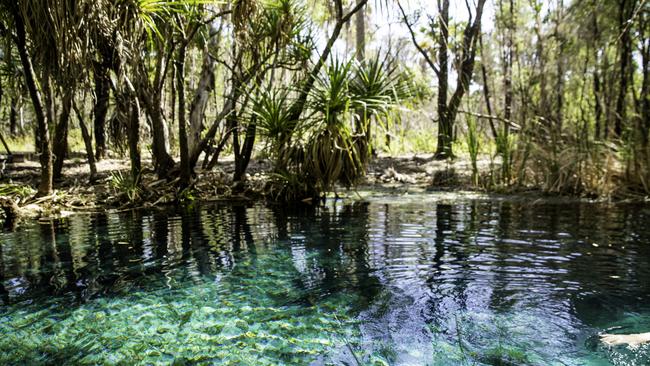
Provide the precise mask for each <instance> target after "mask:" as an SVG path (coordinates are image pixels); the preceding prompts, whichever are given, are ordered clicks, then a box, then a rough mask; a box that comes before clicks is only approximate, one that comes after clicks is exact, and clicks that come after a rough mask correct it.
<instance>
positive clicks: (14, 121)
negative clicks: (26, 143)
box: [9, 96, 18, 137]
mask: <svg viewBox="0 0 650 366" xmlns="http://www.w3.org/2000/svg"><path fill="white" fill-rule="evenodd" d="M17 99H18V98H16V97H15V96H12V97H11V108H10V111H9V133H10V134H11V136H12V137H16V136H17V135H18V111H17V105H16V103H17Z"/></svg>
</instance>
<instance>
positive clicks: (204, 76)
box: [187, 42, 215, 150]
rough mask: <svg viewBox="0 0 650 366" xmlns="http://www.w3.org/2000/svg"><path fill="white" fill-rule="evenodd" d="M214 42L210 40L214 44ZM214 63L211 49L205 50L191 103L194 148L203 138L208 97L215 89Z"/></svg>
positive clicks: (191, 138)
mask: <svg viewBox="0 0 650 366" xmlns="http://www.w3.org/2000/svg"><path fill="white" fill-rule="evenodd" d="M213 45H214V42H210V45H209V46H208V47H210V46H213ZM214 64H215V61H214V59H213V58H212V56H210V49H209V48H206V49H205V50H203V65H202V67H201V75H200V76H199V84H198V86H197V88H196V94H195V95H194V100H192V104H191V105H190V133H189V134H188V136H187V140H188V146H189V147H190V150H193V149H195V148H196V146H197V145H198V143H199V141H200V139H201V131H203V118H204V117H205V108H206V107H207V105H208V98H210V93H212V90H213V89H214V81H215V80H214V79H215V76H214Z"/></svg>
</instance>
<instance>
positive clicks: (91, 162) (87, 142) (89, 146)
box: [72, 102, 97, 183]
mask: <svg viewBox="0 0 650 366" xmlns="http://www.w3.org/2000/svg"><path fill="white" fill-rule="evenodd" d="M72 109H73V110H74V112H75V114H76V115H77V120H78V121H79V128H80V129H81V137H83V140H84V146H85V147H86V158H87V159H88V167H89V168H90V178H89V181H90V182H91V183H92V182H94V181H95V180H97V164H96V163H95V154H94V153H93V141H92V136H90V131H88V127H87V126H86V123H85V122H84V119H83V115H82V114H81V111H80V110H79V108H77V104H76V103H74V102H72Z"/></svg>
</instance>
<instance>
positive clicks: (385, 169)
mask: <svg viewBox="0 0 650 366" xmlns="http://www.w3.org/2000/svg"><path fill="white" fill-rule="evenodd" d="M490 164H491V162H490V160H489V159H488V158H485V159H482V160H479V162H478V168H479V171H482V172H486V171H489V170H490ZM0 168H2V166H0ZM271 168H272V165H271V162H270V161H269V160H266V159H254V160H252V161H251V163H250V166H249V169H248V174H247V184H246V186H245V187H244V188H243V189H236V190H233V186H232V181H231V177H232V175H233V172H234V160H233V158H232V157H224V158H223V159H222V161H220V163H219V165H218V166H217V168H216V169H214V170H212V171H200V170H199V171H198V172H197V177H196V179H195V180H194V183H193V185H192V189H191V190H187V191H184V192H179V191H178V188H177V184H176V180H171V181H169V180H165V179H157V178H156V176H155V175H154V173H153V171H152V165H151V161H148V160H144V161H143V175H142V184H141V187H140V188H138V187H135V186H133V185H132V184H130V183H129V182H130V180H129V179H128V178H127V177H129V174H130V173H129V169H130V165H129V161H128V160H127V159H104V160H101V161H99V162H98V163H97V173H98V174H97V179H96V180H95V181H94V182H92V183H89V177H90V171H89V168H88V165H87V164H86V163H85V159H81V158H73V159H68V160H66V161H65V165H64V169H63V172H64V173H63V174H64V176H63V179H62V180H61V181H58V182H55V191H54V193H53V194H52V196H48V197H42V198H34V195H35V193H36V191H35V188H36V186H37V184H38V181H39V178H40V166H39V163H38V162H37V161H34V160H26V161H23V162H16V163H12V164H6V165H5V166H4V168H3V169H2V171H0V205H1V204H2V202H3V199H4V200H6V198H9V199H10V201H8V202H11V203H12V204H13V203H15V204H16V205H15V206H14V207H16V206H17V208H18V213H19V214H20V216H23V217H32V218H38V219H39V220H51V219H52V218H57V217H62V216H66V215H68V214H70V213H72V212H76V211H90V212H92V211H104V210H107V209H113V210H127V209H132V208H134V207H153V206H158V205H165V204H174V203H177V202H178V201H179V197H180V200H183V201H186V202H191V201H224V200H225V201H231V200H246V201H250V200H256V199H263V198H264V196H263V192H264V186H265V184H266V183H267V182H268V173H269V172H270V170H271ZM239 188H241V187H239ZM427 191H442V192H461V191H470V192H481V190H480V189H477V188H476V187H474V186H472V185H471V165H470V162H469V159H467V158H463V157H459V158H457V159H455V160H454V161H452V162H449V161H438V160H435V159H433V155H431V154H415V155H414V154H409V155H401V156H385V155H383V156H378V157H375V158H373V159H372V160H371V163H370V165H369V168H368V174H367V176H366V178H365V181H364V182H362V183H361V184H359V185H358V186H357V187H356V189H354V190H346V189H345V188H339V189H338V190H337V191H336V192H333V193H332V195H334V196H336V197H343V198H345V197H348V198H351V199H359V198H365V197H368V196H372V195H386V194H389V195H404V194H410V193H422V192H427ZM236 192H237V193H236ZM508 193H513V192H512V191H510V192H508ZM517 193H518V194H522V193H524V195H532V197H536V198H539V197H540V193H539V191H535V192H528V193H526V192H522V191H521V190H520V191H518V192H517ZM3 197H4V198H3ZM0 215H2V210H0Z"/></svg>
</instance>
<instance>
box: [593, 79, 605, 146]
mask: <svg viewBox="0 0 650 366" xmlns="http://www.w3.org/2000/svg"><path fill="white" fill-rule="evenodd" d="M600 89H601V87H600V74H599V73H598V69H597V67H596V70H594V119H595V121H594V138H596V139H597V140H598V139H600V131H601V130H602V119H603V106H602V104H601V90H600Z"/></svg>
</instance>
